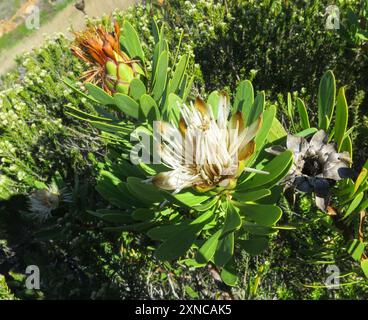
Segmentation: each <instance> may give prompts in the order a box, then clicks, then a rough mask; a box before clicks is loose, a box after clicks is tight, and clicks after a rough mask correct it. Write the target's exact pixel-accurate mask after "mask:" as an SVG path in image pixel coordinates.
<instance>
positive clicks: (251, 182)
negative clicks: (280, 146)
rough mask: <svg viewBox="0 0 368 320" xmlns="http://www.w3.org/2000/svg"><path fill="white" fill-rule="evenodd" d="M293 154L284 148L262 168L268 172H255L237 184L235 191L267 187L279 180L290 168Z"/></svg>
mask: <svg viewBox="0 0 368 320" xmlns="http://www.w3.org/2000/svg"><path fill="white" fill-rule="evenodd" d="M292 161H293V154H292V152H291V151H289V150H286V151H284V152H283V153H281V154H279V155H278V156H276V157H275V158H273V159H272V160H271V161H270V162H269V163H267V164H266V165H265V167H264V168H263V169H262V170H264V171H266V172H268V173H269V174H255V175H254V176H253V177H252V178H251V179H248V180H246V181H245V182H243V183H241V184H239V185H238V186H237V188H236V191H245V190H249V189H256V188H261V187H262V188H269V187H271V186H273V185H275V184H276V183H277V182H279V181H280V180H281V179H282V178H283V177H284V176H285V175H286V174H287V173H288V172H289V170H290V167H291V165H292Z"/></svg>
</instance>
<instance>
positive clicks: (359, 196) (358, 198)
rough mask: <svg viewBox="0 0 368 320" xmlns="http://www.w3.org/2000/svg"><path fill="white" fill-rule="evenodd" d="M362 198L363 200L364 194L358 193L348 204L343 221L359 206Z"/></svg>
mask: <svg viewBox="0 0 368 320" xmlns="http://www.w3.org/2000/svg"><path fill="white" fill-rule="evenodd" d="M363 198H364V192H360V193H358V194H357V195H356V196H355V197H354V200H353V201H352V202H351V203H350V205H349V207H348V209H347V210H346V213H345V215H344V217H343V219H346V218H347V217H348V216H350V215H351V214H352V213H353V212H354V211H355V209H356V208H358V207H359V204H360V203H361V202H362V200H363Z"/></svg>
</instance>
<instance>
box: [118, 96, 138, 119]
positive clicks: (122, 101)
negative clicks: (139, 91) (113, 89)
mask: <svg viewBox="0 0 368 320" xmlns="http://www.w3.org/2000/svg"><path fill="white" fill-rule="evenodd" d="M114 102H115V104H116V106H117V107H118V108H119V110H120V111H121V112H123V113H125V114H126V115H128V116H130V117H132V118H134V119H138V114H139V104H138V103H137V102H136V101H134V100H133V99H132V98H131V97H129V96H128V95H126V94H122V93H117V94H115V95H114Z"/></svg>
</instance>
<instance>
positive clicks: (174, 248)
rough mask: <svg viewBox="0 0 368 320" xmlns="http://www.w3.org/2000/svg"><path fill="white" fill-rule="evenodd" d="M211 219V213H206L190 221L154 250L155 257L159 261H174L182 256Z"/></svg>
mask: <svg viewBox="0 0 368 320" xmlns="http://www.w3.org/2000/svg"><path fill="white" fill-rule="evenodd" d="M212 219H213V211H207V212H206V213H203V214H202V215H200V216H199V217H198V218H197V219H195V220H194V221H192V222H191V223H190V224H189V225H187V226H186V227H185V228H183V229H182V230H179V231H178V232H176V233H175V234H173V235H172V236H170V237H169V238H167V240H165V241H164V242H163V243H162V244H161V245H160V247H159V248H158V249H157V250H156V253H155V254H156V256H157V258H158V259H160V260H175V259H177V258H179V257H181V256H182V255H184V254H185V253H186V252H187V251H188V250H189V249H190V247H191V246H192V244H193V242H194V241H195V239H196V238H197V236H198V234H199V233H200V232H201V230H202V229H203V227H204V226H205V225H206V224H207V223H209V222H210V221H211V220H212Z"/></svg>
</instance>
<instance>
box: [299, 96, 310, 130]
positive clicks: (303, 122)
mask: <svg viewBox="0 0 368 320" xmlns="http://www.w3.org/2000/svg"><path fill="white" fill-rule="evenodd" d="M296 107H297V108H298V113H299V117H300V126H301V127H302V129H303V130H306V129H308V128H310V123H309V116H308V112H307V108H306V107H305V104H304V102H303V100H302V99H300V98H296Z"/></svg>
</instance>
